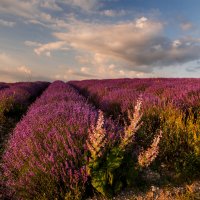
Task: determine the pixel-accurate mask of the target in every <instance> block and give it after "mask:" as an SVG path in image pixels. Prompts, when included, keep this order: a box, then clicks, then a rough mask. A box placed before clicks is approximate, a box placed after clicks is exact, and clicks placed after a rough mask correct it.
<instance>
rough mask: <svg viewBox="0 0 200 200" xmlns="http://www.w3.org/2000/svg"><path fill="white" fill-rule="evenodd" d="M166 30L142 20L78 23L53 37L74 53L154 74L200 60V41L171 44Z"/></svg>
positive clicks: (144, 18)
mask: <svg viewBox="0 0 200 200" xmlns="http://www.w3.org/2000/svg"><path fill="white" fill-rule="evenodd" d="M163 30H164V25H163V23H162V22H159V21H153V20H149V19H147V18H146V17H141V18H139V19H136V20H133V21H130V22H121V23H117V24H96V23H86V22H79V23H77V24H72V25H71V27H70V29H69V30H68V32H56V33H54V36H55V37H56V38H58V39H59V40H62V41H65V42H66V43H67V44H68V45H69V46H71V48H73V49H75V50H80V49H82V50H83V51H85V52H87V53H93V54H94V55H95V54H96V55H100V56H102V57H105V58H106V59H111V60H115V61H123V62H124V66H125V67H128V68H130V69H134V70H139V71H140V70H141V71H148V72H151V71H152V70H153V68H154V67H156V66H160V67H162V66H163V67H164V66H165V67H166V66H170V65H174V64H182V63H185V62H189V61H192V60H196V59H198V58H200V54H199V51H200V42H199V40H197V39H196V40H195V39H194V38H187V39H186V38H179V39H177V40H171V39H169V38H167V37H165V36H164V35H163ZM194 40H195V41H196V43H194ZM197 41H198V42H197ZM79 59H80V58H79ZM82 60H84V59H82ZM86 60H87V59H86Z"/></svg>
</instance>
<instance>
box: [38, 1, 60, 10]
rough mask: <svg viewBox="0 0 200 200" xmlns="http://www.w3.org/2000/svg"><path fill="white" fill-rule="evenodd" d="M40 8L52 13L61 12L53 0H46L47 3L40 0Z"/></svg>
mask: <svg viewBox="0 0 200 200" xmlns="http://www.w3.org/2000/svg"><path fill="white" fill-rule="evenodd" d="M40 7H42V8H45V9H49V10H54V11H62V8H61V7H60V6H58V4H57V2H56V1H55V0H48V1H46V0H42V1H41V2H40Z"/></svg>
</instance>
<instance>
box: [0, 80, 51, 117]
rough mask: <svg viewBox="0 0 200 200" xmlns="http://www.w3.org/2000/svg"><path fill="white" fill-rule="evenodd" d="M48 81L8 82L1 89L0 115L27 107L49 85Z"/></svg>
mask: <svg viewBox="0 0 200 200" xmlns="http://www.w3.org/2000/svg"><path fill="white" fill-rule="evenodd" d="M48 85H49V83H47V82H32V83H31V82H27V83H26V82H23V83H13V84H7V85H6V87H4V88H3V89H1V90H0V117H1V118H2V117H4V115H5V114H6V113H9V112H10V111H12V110H15V109H19V111H20V110H23V109H24V108H26V107H27V106H28V105H29V104H30V103H31V102H32V101H33V100H34V99H35V98H36V97H37V96H38V95H39V94H40V93H41V92H42V91H43V90H44V89H45V88H46V87H47V86H48Z"/></svg>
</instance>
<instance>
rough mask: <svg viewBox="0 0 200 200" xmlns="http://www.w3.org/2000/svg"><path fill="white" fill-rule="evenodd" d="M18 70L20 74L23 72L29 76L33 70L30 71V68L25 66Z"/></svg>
mask: <svg viewBox="0 0 200 200" xmlns="http://www.w3.org/2000/svg"><path fill="white" fill-rule="evenodd" d="M17 70H18V71H19V72H22V73H24V74H28V75H30V74H31V73H32V72H31V70H30V68H29V67H27V66H25V65H22V66H20V67H18V68H17Z"/></svg>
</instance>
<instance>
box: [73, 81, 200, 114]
mask: <svg viewBox="0 0 200 200" xmlns="http://www.w3.org/2000/svg"><path fill="white" fill-rule="evenodd" d="M70 84H72V85H74V86H76V87H77V88H79V89H81V90H84V92H87V95H89V96H91V98H92V99H93V98H95V100H96V101H97V104H98V105H99V106H100V108H101V109H103V110H105V111H107V112H108V110H109V109H111V108H112V105H113V104H114V105H118V106H119V107H120V110H121V112H122V113H124V112H127V110H128V109H129V108H131V106H132V104H133V102H136V100H137V99H138V97H139V96H140V95H141V94H142V97H143V107H144V108H146V107H149V105H166V104H169V103H171V104H174V105H175V106H177V107H180V108H188V107H198V106H199V105H200V79H161V78H157V79H114V80H112V79H110V80H88V81H87V80H86V81H71V82H70Z"/></svg>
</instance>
